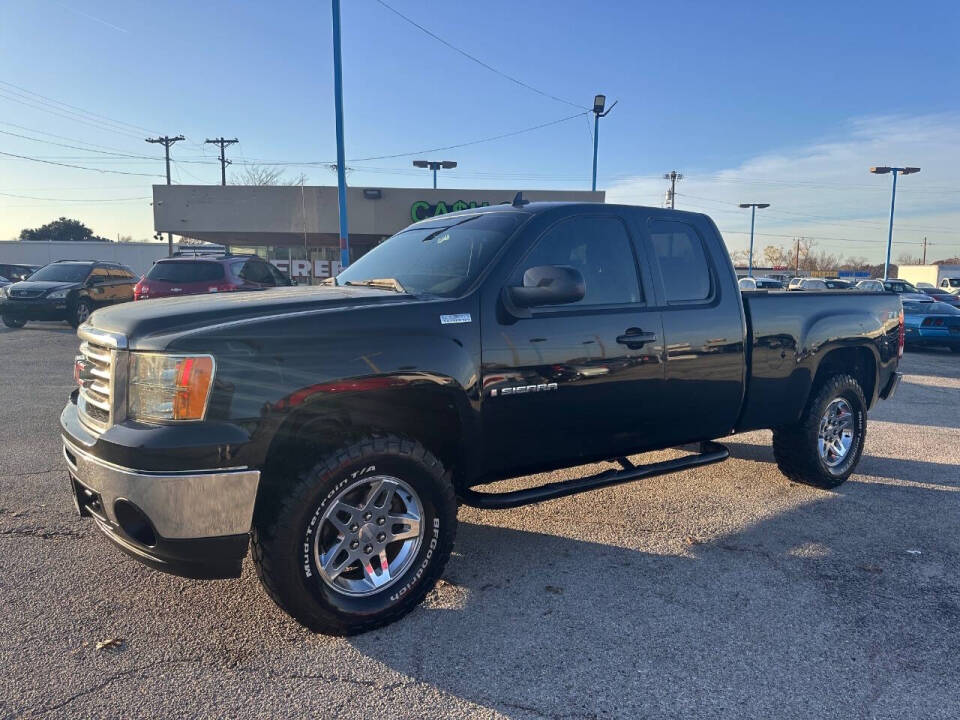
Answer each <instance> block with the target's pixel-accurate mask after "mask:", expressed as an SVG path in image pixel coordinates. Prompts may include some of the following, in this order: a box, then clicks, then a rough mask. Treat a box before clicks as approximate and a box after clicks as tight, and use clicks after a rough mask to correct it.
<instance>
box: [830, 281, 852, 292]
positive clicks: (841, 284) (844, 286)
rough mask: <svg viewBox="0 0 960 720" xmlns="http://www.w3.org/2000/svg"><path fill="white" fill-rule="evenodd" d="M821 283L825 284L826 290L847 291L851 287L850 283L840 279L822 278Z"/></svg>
mask: <svg viewBox="0 0 960 720" xmlns="http://www.w3.org/2000/svg"><path fill="white" fill-rule="evenodd" d="M823 282H824V283H825V284H826V286H827V290H849V289H850V288H851V287H852V285H851V284H850V283H848V282H847V281H846V280H841V279H840V278H824V280H823Z"/></svg>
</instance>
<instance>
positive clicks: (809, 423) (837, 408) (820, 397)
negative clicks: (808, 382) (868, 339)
mask: <svg viewBox="0 0 960 720" xmlns="http://www.w3.org/2000/svg"><path fill="white" fill-rule="evenodd" d="M866 435H867V403H866V401H865V400H864V397H863V390H862V389H861V388H860V383H858V382H857V380H856V379H855V378H853V377H851V376H849V375H834V376H832V377H829V378H827V379H826V380H825V381H823V382H822V383H821V384H820V385H819V386H818V387H816V388H814V390H813V392H812V395H811V398H810V401H809V402H808V403H807V406H806V408H805V409H804V412H803V415H802V416H801V417H800V420H799V421H798V422H796V423H795V424H793V425H789V426H787V427H780V428H775V429H774V431H773V454H774V457H775V458H776V460H777V466H778V467H779V468H780V472H782V473H783V474H784V475H786V476H787V477H788V478H790V479H791V480H793V481H795V482H799V483H804V484H807V485H813V486H815V487H820V488H833V487H837V486H838V485H840V484H841V483H843V482H844V481H845V480H846V479H847V478H848V477H850V475H851V474H852V473H853V471H854V469H855V468H856V467H857V463H858V462H860V456H861V455H862V454H863V443H864V440H865V439H866Z"/></svg>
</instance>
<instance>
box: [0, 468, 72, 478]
mask: <svg viewBox="0 0 960 720" xmlns="http://www.w3.org/2000/svg"><path fill="white" fill-rule="evenodd" d="M62 469H63V468H61V467H54V468H50V469H49V470H28V471H27V472H19V473H0V477H6V478H18V477H29V476H31V475H46V474H48V473H55V472H60V471H61V470H62Z"/></svg>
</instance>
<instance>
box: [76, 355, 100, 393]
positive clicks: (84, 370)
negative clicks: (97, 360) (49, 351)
mask: <svg viewBox="0 0 960 720" xmlns="http://www.w3.org/2000/svg"><path fill="white" fill-rule="evenodd" d="M92 367H93V364H92V363H91V362H90V361H89V360H87V359H86V358H85V357H84V356H83V355H77V356H76V357H75V358H74V360H73V379H74V380H76V382H77V384H78V385H83V386H84V387H86V385H87V384H89V383H92V382H93V381H94V380H95V379H96V378H95V376H94V374H93V372H92V370H91V368H92Z"/></svg>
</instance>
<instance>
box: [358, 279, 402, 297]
mask: <svg viewBox="0 0 960 720" xmlns="http://www.w3.org/2000/svg"><path fill="white" fill-rule="evenodd" d="M343 284H344V285H360V286H362V287H372V288H382V289H384V290H393V291H394V292H398V293H404V294H406V292H407V291H406V290H405V289H404V287H403V285H401V284H400V281H399V280H397V279H396V278H370V279H369V280H347V281H346V282H345V283H343Z"/></svg>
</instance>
